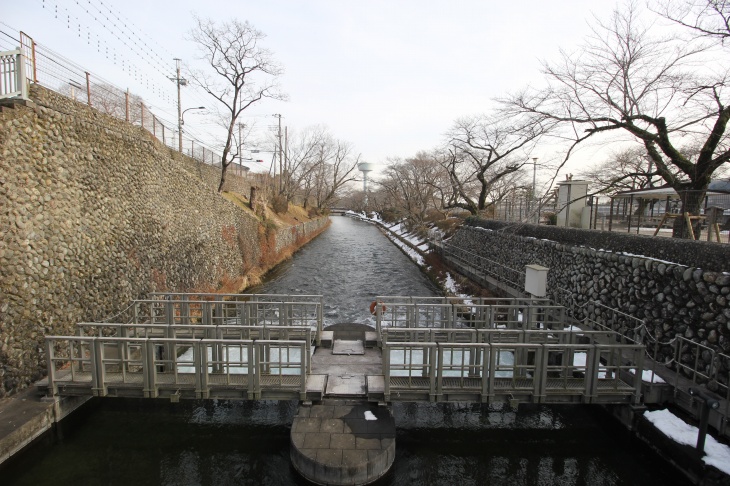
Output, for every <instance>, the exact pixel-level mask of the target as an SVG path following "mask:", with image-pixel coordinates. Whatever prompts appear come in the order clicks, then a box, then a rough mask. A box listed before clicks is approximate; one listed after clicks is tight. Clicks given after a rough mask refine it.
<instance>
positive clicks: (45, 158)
mask: <svg viewBox="0 0 730 486" xmlns="http://www.w3.org/2000/svg"><path fill="white" fill-rule="evenodd" d="M31 98H32V100H33V103H31V104H28V105H27V106H24V105H15V106H14V107H13V108H9V107H3V108H2V111H1V112H0V235H2V238H1V239H0V397H3V396H6V395H8V394H10V393H12V392H14V391H17V390H20V389H22V388H24V387H26V386H28V385H29V384H30V383H32V382H33V381H35V380H36V379H38V378H39V377H40V376H41V375H42V374H43V373H44V372H45V368H46V363H45V356H44V335H53V334H56V335H68V334H74V329H73V326H74V325H75V324H76V323H77V322H79V321H94V320H100V319H106V318H110V317H112V316H114V315H115V314H117V313H118V312H120V311H121V310H122V309H123V308H124V306H126V303H127V302H129V301H130V300H131V299H136V298H141V297H142V296H144V295H146V294H147V293H148V292H152V291H216V290H224V291H227V292H235V291H238V290H241V289H242V288H244V287H246V286H247V284H248V283H249V277H250V276H251V275H253V274H257V275H260V274H261V273H262V272H263V271H264V270H266V269H267V268H270V267H271V266H273V265H274V264H276V263H278V262H279V261H280V260H281V258H282V256H283V254H284V253H285V251H287V252H291V251H292V250H294V249H296V248H297V247H298V246H301V245H302V244H303V243H304V242H305V241H307V240H308V239H311V238H312V237H314V236H315V235H316V234H318V233H319V232H321V231H322V230H323V229H324V228H325V227H326V225H327V224H328V223H329V220H328V219H327V218H324V219H320V220H314V221H312V222H308V223H304V224H301V225H298V226H296V227H293V229H292V227H279V226H277V225H273V224H271V222H270V221H262V219H261V218H259V217H257V215H255V214H254V213H253V212H251V211H248V210H245V209H244V208H242V207H240V206H238V205H236V204H234V203H232V202H229V201H228V200H226V199H225V198H223V197H221V196H220V195H219V194H218V192H217V185H218V181H219V177H220V169H219V168H216V167H211V166H207V165H205V164H200V163H198V162H196V161H194V160H192V159H189V158H187V157H182V156H181V155H180V154H179V153H177V152H176V151H174V150H171V149H169V148H168V147H165V146H164V145H162V144H161V143H160V142H158V141H157V140H155V139H154V138H153V137H152V136H151V135H150V134H149V133H148V132H146V131H145V130H143V129H142V128H141V127H138V126H134V125H131V124H128V123H125V122H123V121H120V120H117V119H115V118H113V117H111V116H107V115H105V114H102V113H99V112H97V111H96V110H93V109H91V108H89V107H88V106H86V105H84V104H82V103H78V102H75V101H73V100H71V99H68V98H65V97H63V96H60V95H58V94H56V93H54V92H52V91H48V90H45V89H43V88H41V87H38V86H33V87H32V89H31ZM224 189H226V190H228V191H235V192H238V193H240V194H243V195H245V196H247V195H248V193H249V183H248V181H247V180H246V179H244V178H241V177H237V176H234V175H228V176H227V185H226V187H225V188H224Z"/></svg>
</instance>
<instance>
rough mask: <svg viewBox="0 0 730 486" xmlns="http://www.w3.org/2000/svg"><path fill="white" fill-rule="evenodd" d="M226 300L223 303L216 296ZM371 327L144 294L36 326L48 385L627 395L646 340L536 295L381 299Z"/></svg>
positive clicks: (295, 304)
mask: <svg viewBox="0 0 730 486" xmlns="http://www.w3.org/2000/svg"><path fill="white" fill-rule="evenodd" d="M224 298H225V299H226V300H223V299H224ZM377 300H378V301H379V302H382V304H380V305H378V306H376V316H375V317H376V327H375V328H370V327H368V326H365V325H334V326H330V327H328V328H327V329H324V328H323V325H322V308H323V302H322V297H321V296H293V295H254V294H234V295H227V296H221V295H219V294H154V295H152V296H151V298H150V299H148V300H140V301H135V302H132V303H131V304H130V306H129V308H128V309H127V311H126V312H125V313H124V315H122V316H119V317H118V319H119V321H121V322H116V323H99V322H94V323H80V324H79V325H78V335H75V336H47V337H46V345H47V356H48V377H47V378H46V379H45V380H43V381H41V382H39V383H38V387H39V388H41V389H42V390H44V391H46V393H47V394H48V395H52V396H65V395H92V396H119V397H122V396H124V397H147V398H156V397H168V398H170V399H171V400H173V401H176V400H179V399H180V398H227V399H244V400H258V399H275V400H290V399H294V400H301V401H317V400H322V399H325V398H361V399H367V400H370V401H377V402H392V401H433V402H442V401H472V402H481V403H487V402H492V401H509V402H510V403H511V404H513V405H514V404H516V403H519V402H529V403H623V404H637V403H639V402H640V400H641V394H642V382H641V375H642V365H643V358H644V353H645V349H644V346H642V345H640V344H637V343H632V342H625V340H624V339H623V338H622V337H621V336H620V335H618V334H616V333H613V332H610V331H590V330H582V329H580V328H578V327H576V326H575V323H571V322H569V320H568V319H567V318H566V314H565V309H564V308H562V307H559V306H554V305H551V304H550V303H549V302H548V301H545V300H530V299H480V300H474V301H471V302H467V303H465V302H464V301H463V300H461V299H451V298H415V297H379V298H378V299H377Z"/></svg>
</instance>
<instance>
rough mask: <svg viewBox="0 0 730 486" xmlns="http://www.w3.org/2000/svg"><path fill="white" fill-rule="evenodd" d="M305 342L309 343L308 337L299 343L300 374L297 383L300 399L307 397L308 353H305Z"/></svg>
mask: <svg viewBox="0 0 730 486" xmlns="http://www.w3.org/2000/svg"><path fill="white" fill-rule="evenodd" d="M307 343H309V339H307V341H306V343H301V344H299V356H300V357H301V359H300V360H299V372H300V376H301V378H302V379H301V383H300V385H299V387H300V388H299V399H300V400H306V399H307V372H308V366H307V361H308V360H309V353H307V345H306V344H307Z"/></svg>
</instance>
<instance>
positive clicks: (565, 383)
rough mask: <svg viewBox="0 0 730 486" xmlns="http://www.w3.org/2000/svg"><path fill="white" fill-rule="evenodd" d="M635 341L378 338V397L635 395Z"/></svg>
mask: <svg viewBox="0 0 730 486" xmlns="http://www.w3.org/2000/svg"><path fill="white" fill-rule="evenodd" d="M643 358H644V346H642V345H621V344H618V345H616V344H613V345H603V344H596V343H590V344H535V343H444V342H389V341H386V342H383V372H384V375H385V382H384V384H385V386H384V390H385V400H386V401H391V400H393V399H400V400H408V399H418V398H425V397H427V399H428V400H430V401H444V400H454V399H456V400H459V399H466V400H477V401H481V402H490V401H491V400H493V399H496V398H504V397H507V398H509V399H511V400H513V399H518V400H521V401H530V402H533V403H558V402H566V401H574V402H580V403H609V402H611V403H615V402H617V401H625V402H626V403H639V401H640V398H641V373H642V366H643Z"/></svg>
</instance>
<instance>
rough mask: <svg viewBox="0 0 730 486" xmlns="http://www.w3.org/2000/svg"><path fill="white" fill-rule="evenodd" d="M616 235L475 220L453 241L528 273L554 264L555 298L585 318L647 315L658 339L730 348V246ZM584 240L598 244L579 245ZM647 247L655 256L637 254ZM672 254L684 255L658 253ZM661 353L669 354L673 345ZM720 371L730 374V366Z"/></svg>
mask: <svg viewBox="0 0 730 486" xmlns="http://www.w3.org/2000/svg"><path fill="white" fill-rule="evenodd" d="M551 229H552V230H556V231H554V232H552V233H551V232H550V230H551ZM613 235H614V233H605V232H598V231H590V230H575V229H567V228H548V229H546V228H544V227H537V226H534V225H508V224H505V223H501V222H496V221H488V220H477V219H473V220H470V221H468V222H467V224H466V225H464V226H463V227H462V228H461V229H460V230H459V231H458V232H457V233H456V234H455V235H454V236H453V238H451V240H450V241H449V242H448V244H451V245H454V246H456V247H458V248H462V249H466V250H468V251H469V252H472V253H474V254H477V255H480V256H483V257H484V258H487V259H489V260H492V261H494V262H497V263H499V264H501V265H504V266H506V267H510V268H512V269H514V270H516V271H521V272H524V268H525V265H528V264H539V265H543V266H545V267H548V268H549V269H550V270H549V272H548V292H549V293H550V295H549V297H551V298H553V299H554V300H556V301H557V302H560V303H564V304H568V305H570V306H571V307H572V308H573V310H574V311H575V312H576V317H578V318H580V319H582V318H584V317H591V318H593V319H596V320H599V321H602V322H608V321H610V318H611V315H609V314H610V311H609V310H608V309H606V308H613V309H617V310H619V311H622V312H624V313H627V314H630V315H632V316H634V317H636V318H638V319H640V320H642V321H643V322H644V324H645V325H646V327H647V330H648V331H649V333H651V335H652V336H654V337H656V338H657V339H658V340H659V341H663V342H669V341H671V340H672V339H673V338H674V337H675V336H683V337H685V338H687V339H690V340H693V341H695V342H698V343H700V344H702V345H704V346H708V347H709V348H711V349H714V350H715V351H716V352H721V353H725V354H727V353H728V352H730V305H729V303H728V302H729V301H730V274H728V273H726V270H727V268H726V267H727V265H728V262H730V258H729V257H730V246H728V245H723V244H719V243H704V242H695V241H687V240H681V241H677V240H673V241H669V242H665V241H663V240H669V239H668V238H665V239H662V238H651V237H646V236H630V235H617V238H616V242H615V243H614V241H613V239H612V238H613ZM580 241H585V242H587V244H588V242H591V243H592V244H597V243H598V244H600V247H598V248H595V247H593V248H592V247H589V246H588V245H586V246H580V245H579V242H580ZM632 241H633V242H634V245H633V246H631V245H630V243H631V242H632ZM632 248H633V251H631V249H632ZM670 250H671V251H670ZM642 252H646V253H649V254H653V257H652V256H645V255H638V254H639V253H642ZM670 254H671V256H672V258H676V259H677V260H680V261H677V260H674V263H671V262H668V261H664V260H660V259H657V258H658V257H659V256H660V255H664V256H665V257H667V256H669V255H670ZM594 302H600V303H601V304H602V305H603V306H605V307H602V306H597V305H594V304H593V303H594ZM619 330H620V331H629V329H619ZM659 352H660V354H659V358H660V360H664V359H667V358H669V357H671V356H670V355H669V353H673V348H671V347H670V346H666V349H661V348H660V349H659ZM662 352H664V353H667V356H664V355H662ZM685 358H686V359H688V360H693V359H694V358H695V356H689V355H688V356H686V357H685V356H683V357H682V359H685ZM698 359H699V361H698V367H699V369H700V370H703V371H709V369H710V366H711V364H712V363H711V360H712V358H711V356H709V355H708V354H707V353H701V354H700V356H699V358H698ZM716 366H718V363H716ZM719 366H727V364H724V365H723V364H722V363H720V364H719ZM720 375H721V376H725V377H726V376H727V369H724V370H721V373H720ZM709 386H710V387H711V386H712V384H710V385H709Z"/></svg>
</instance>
